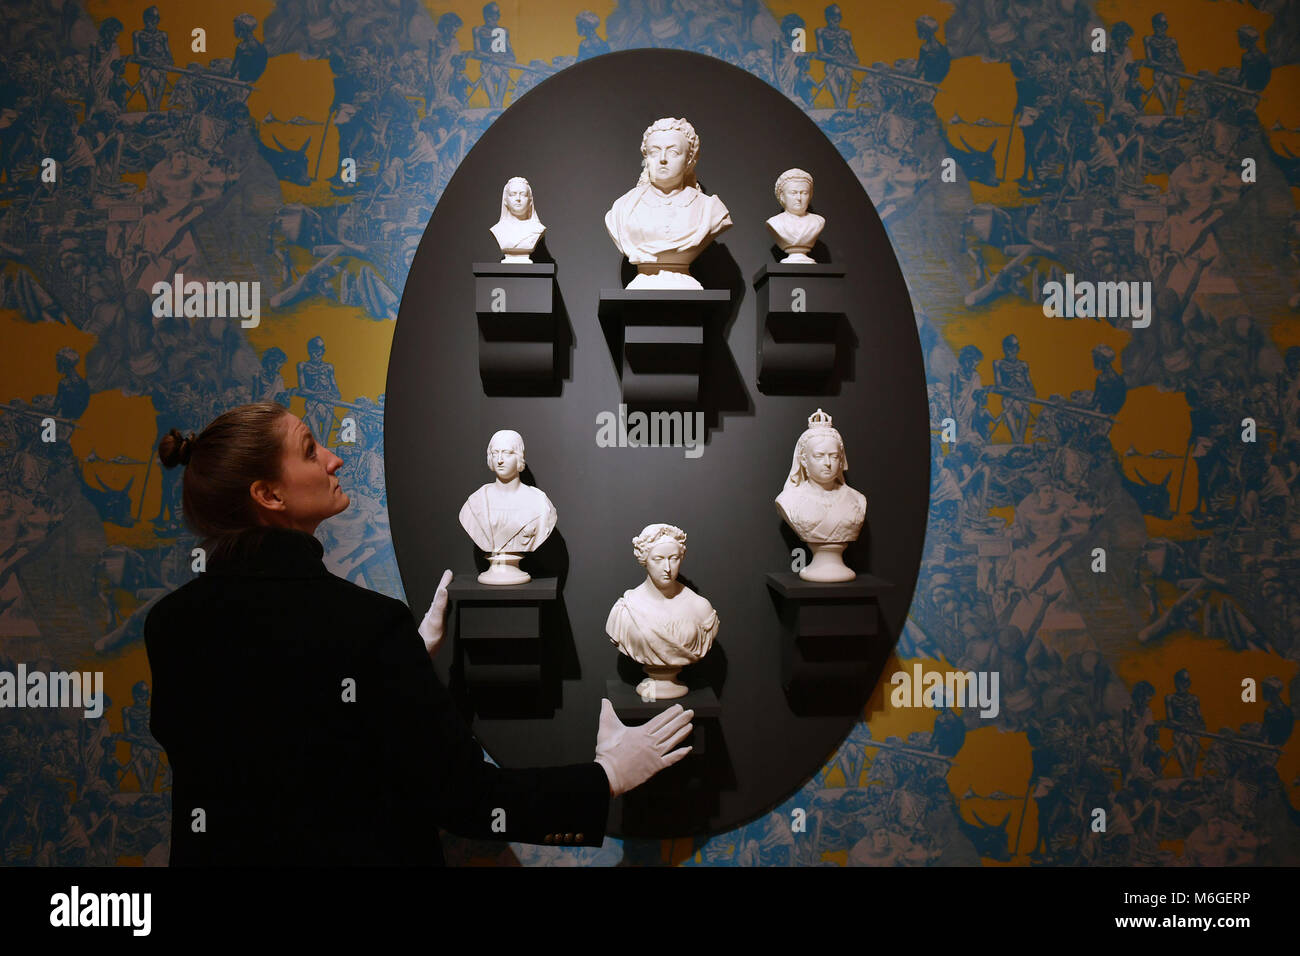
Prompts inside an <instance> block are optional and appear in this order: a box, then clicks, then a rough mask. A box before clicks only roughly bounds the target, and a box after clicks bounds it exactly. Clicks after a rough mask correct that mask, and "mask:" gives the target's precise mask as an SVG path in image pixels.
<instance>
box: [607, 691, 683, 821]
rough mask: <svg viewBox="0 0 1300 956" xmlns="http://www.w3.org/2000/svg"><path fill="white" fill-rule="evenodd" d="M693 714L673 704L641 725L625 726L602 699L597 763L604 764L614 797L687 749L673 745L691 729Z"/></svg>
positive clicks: (678, 758)
mask: <svg viewBox="0 0 1300 956" xmlns="http://www.w3.org/2000/svg"><path fill="white" fill-rule="evenodd" d="M694 716H695V711H693V710H683V709H682V705H681V704H674V705H673V706H671V707H669V708H668V709H667V710H665V711H664V712H663V713H661V714H658V715H657V716H655V717H654V718H653V719H652V720H649V721H647V722H646V723H645V724H643V725H642V726H640V727H628V726H626V725H625V724H624V723H623V721H621V720H619V719H618V715H617V714H615V713H614V705H613V704H611V703H610V702H609V701H608V700H607V699H602V700H601V702H600V731H599V733H597V734H596V763H598V764H600V765H601V766H602V767H604V768H605V775H606V776H607V777H609V792H610V794H611V795H612V796H615V797H617V796H620V795H621V794H624V793H627V792H628V791H629V790H631V789H633V788H634V787H639V786H641V784H643V783H645V782H646V781H647V780H649V779H650V778H651V777H653V776H654V775H655V774H657V773H658V772H659V771H660V770H663V769H664V768H665V767H671V766H672V765H673V764H675V763H677V761H679V760H681V759H682V758H683V757H685V756H686V755H687V754H688V753H690V752H691V748H690V747H682V748H680V749H678V750H673V748H674V747H676V746H677V745H678V744H679V743H681V741H682V740H684V739H685V738H686V736H687V735H688V734H689V733H690V732H691V730H692V729H693V728H692V727H691V718H693V717H694ZM670 751H671V753H670Z"/></svg>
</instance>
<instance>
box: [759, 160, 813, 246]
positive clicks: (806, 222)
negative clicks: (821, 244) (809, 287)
mask: <svg viewBox="0 0 1300 956" xmlns="http://www.w3.org/2000/svg"><path fill="white" fill-rule="evenodd" d="M775 192H776V201H777V202H779V203H780V204H781V208H782V209H783V210H784V212H780V213H778V214H777V215H775V216H773V217H772V218H771V219H769V220H768V221H767V228H768V231H769V232H771V233H772V236H773V238H774V239H776V244H777V245H778V246H780V247H781V250H782V251H783V252H784V253H785V254H786V256H785V258H784V259H782V260H781V261H782V262H783V263H785V262H815V261H816V260H815V259H813V258H812V257H811V256H809V255H808V253H809V252H811V251H812V247H813V246H814V245H815V244H816V242H817V237H818V236H820V235H821V232H822V229H824V228H825V226H826V220H825V218H824V217H822V216H819V215H817V213H815V212H809V211H808V206H809V205H810V204H811V203H812V192H813V178H812V176H811V175H810V174H809V173H806V172H804V171H803V170H802V169H787V170H786V171H785V172H783V173H782V174H781V175H780V176H778V177H777V179H776V189H775Z"/></svg>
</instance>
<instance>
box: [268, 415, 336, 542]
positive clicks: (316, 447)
mask: <svg viewBox="0 0 1300 956" xmlns="http://www.w3.org/2000/svg"><path fill="white" fill-rule="evenodd" d="M284 421H285V423H286V426H287V427H286V428H285V432H284V440H283V444H282V448H281V455H280V480H279V482H277V485H278V487H279V492H280V498H281V500H282V501H283V502H284V505H285V509H284V511H283V512H282V514H283V515H284V517H285V518H286V519H287V522H286V523H287V524H288V525H289V527H291V528H297V529H298V530H300V531H306V532H308V533H309V534H310V533H311V532H313V531H315V530H316V526H317V525H318V524H320V523H321V522H322V521H324V520H325V519H326V518H331V517H333V516H334V515H336V514H338V513H339V512H340V511H343V510H344V509H345V508H347V506H348V505H349V504H351V503H352V500H351V499H350V498H349V497H348V496H347V494H346V493H344V491H343V489H342V488H341V487H340V486H339V482H338V479H337V478H336V477H335V472H337V471H338V470H339V467H340V466H341V465H342V464H343V459H342V458H340V457H339V456H338V455H336V454H334V453H333V452H332V451H330V450H329V449H328V448H326V447H325V446H324V445H321V444H318V443H317V441H316V438H315V436H313V435H312V432H311V429H310V428H308V427H307V426H306V424H305V423H304V422H303V420H302V419H301V418H299V417H298V416H297V415H292V414H286V415H285V416H284Z"/></svg>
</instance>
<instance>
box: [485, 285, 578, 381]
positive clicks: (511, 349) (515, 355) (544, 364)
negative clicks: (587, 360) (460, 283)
mask: <svg viewBox="0 0 1300 956" xmlns="http://www.w3.org/2000/svg"><path fill="white" fill-rule="evenodd" d="M474 311H475V313H476V314H477V316H478V367H479V377H480V378H481V379H482V380H483V388H484V390H485V391H486V392H487V393H488V394H494V393H496V392H497V391H499V390H501V389H503V388H508V389H510V390H512V391H518V390H519V389H520V388H521V387H526V386H528V385H530V384H531V385H532V386H534V388H535V389H536V390H537V391H538V392H539V393H544V392H545V390H546V389H548V388H550V387H551V386H552V385H553V383H554V381H555V377H556V364H557V357H558V352H559V346H558V342H559V322H558V320H557V318H556V316H555V264H554V263H552V262H531V263H530V262H476V263H474Z"/></svg>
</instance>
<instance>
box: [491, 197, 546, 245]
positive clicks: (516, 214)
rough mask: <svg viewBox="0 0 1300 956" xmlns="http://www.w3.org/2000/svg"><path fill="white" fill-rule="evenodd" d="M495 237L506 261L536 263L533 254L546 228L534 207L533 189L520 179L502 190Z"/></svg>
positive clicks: (493, 232)
mask: <svg viewBox="0 0 1300 956" xmlns="http://www.w3.org/2000/svg"><path fill="white" fill-rule="evenodd" d="M491 231H492V235H493V237H494V238H495V239H496V241H497V245H499V246H500V247H501V254H502V255H503V256H504V257H505V258H504V259H502V260H501V261H502V262H532V261H533V260H532V257H531V254H532V251H533V250H534V249H535V248H536V247H537V240H538V239H540V238H542V233H544V232H545V231H546V227H545V226H543V225H542V221H541V220H540V219H538V218H537V209H536V207H535V206H534V205H533V187H532V186H530V185H528V180H526V179H524V177H522V176H516V177H514V178H513V179H511V180H509V181H507V182H506V184H505V186H504V188H502V190H501V218H500V219H498V220H497V224H496V225H495V226H493V227H492V230H491Z"/></svg>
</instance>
